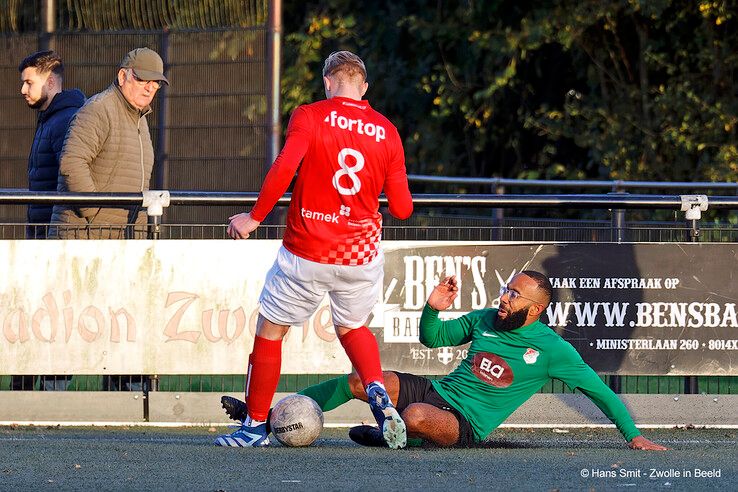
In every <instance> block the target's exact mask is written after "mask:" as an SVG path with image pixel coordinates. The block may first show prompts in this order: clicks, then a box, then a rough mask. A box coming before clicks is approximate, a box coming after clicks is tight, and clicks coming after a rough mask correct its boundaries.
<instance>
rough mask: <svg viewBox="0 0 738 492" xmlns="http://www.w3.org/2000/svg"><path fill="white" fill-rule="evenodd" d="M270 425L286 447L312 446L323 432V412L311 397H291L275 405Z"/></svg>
mask: <svg viewBox="0 0 738 492" xmlns="http://www.w3.org/2000/svg"><path fill="white" fill-rule="evenodd" d="M269 423H270V425H271V426H272V434H274V437H276V438H277V441H279V442H281V443H282V444H284V445H285V446H290V447H301V446H310V445H311V444H312V443H313V442H314V441H315V440H316V439H317V438H318V436H319V435H320V431H321V430H323V411H322V410H321V409H320V407H319V406H318V404H317V403H315V400H313V399H312V398H310V397H307V396H303V395H290V396H287V397H285V398H282V399H281V400H279V401H278V402H277V404H276V405H274V408H273V409H272V414H271V417H270V418H269Z"/></svg>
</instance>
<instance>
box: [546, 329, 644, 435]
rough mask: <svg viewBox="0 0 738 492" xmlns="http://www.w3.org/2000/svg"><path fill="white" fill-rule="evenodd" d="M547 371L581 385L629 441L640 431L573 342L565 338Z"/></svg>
mask: <svg viewBox="0 0 738 492" xmlns="http://www.w3.org/2000/svg"><path fill="white" fill-rule="evenodd" d="M548 374H549V376H550V377H552V378H555V379H559V380H561V381H563V382H564V383H565V384H566V385H567V386H569V387H570V388H571V389H578V390H579V391H581V392H582V393H583V394H584V395H586V396H587V398H589V399H590V400H592V402H593V403H594V404H595V405H597V407H598V408H599V409H600V410H602V413H604V414H605V415H606V416H607V418H609V419H610V421H612V423H613V424H615V426H616V427H617V428H618V430H619V431H620V433H621V434H622V435H623V437H625V440H626V441H628V442H630V440H631V439H633V438H634V437H636V436H639V435H640V434H641V433H640V431H639V430H638V429H637V428H636V426H635V423H634V422H633V419H632V418H631V417H630V413H628V409H627V408H626V407H625V405H624V404H623V402H622V401H620V398H618V396H617V395H616V394H615V393H614V392H613V391H612V390H611V389H610V388H609V387H608V386H607V385H606V384H605V383H604V382H602V380H601V379H600V377H599V376H598V375H597V373H596V372H594V370H593V369H592V368H591V367H589V365H587V363H586V362H584V361H583V360H582V357H581V356H580V355H579V352H577V351H576V349H575V348H574V347H572V346H571V344H570V343H568V342H565V341H563V340H562V347H561V349H560V350H558V351H557V352H556V354H555V355H554V356H553V357H552V358H551V363H550V364H549V368H548Z"/></svg>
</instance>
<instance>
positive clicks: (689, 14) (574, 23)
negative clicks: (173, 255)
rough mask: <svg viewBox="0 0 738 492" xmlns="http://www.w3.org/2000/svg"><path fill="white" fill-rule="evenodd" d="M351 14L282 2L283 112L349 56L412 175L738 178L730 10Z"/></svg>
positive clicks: (536, 5) (576, 7) (736, 40)
mask: <svg viewBox="0 0 738 492" xmlns="http://www.w3.org/2000/svg"><path fill="white" fill-rule="evenodd" d="M356 5H357V4H356V3H355V2H350V1H347V0H323V1H319V2H318V1H313V2H298V1H294V0H286V1H285V4H284V32H285V43H284V45H285V53H284V66H283V67H284V68H283V75H284V79H283V108H284V112H285V117H288V116H289V112H290V111H291V110H292V109H294V108H295V106H297V105H298V104H301V103H305V102H308V101H311V100H314V99H316V98H320V97H323V96H322V87H321V79H320V70H321V63H322V60H323V58H324V57H325V56H326V55H327V54H329V53H330V52H331V51H333V50H336V49H349V50H353V51H355V52H357V53H358V54H360V55H361V56H362V57H363V58H364V60H365V62H366V63H367V68H368V70H369V74H370V89H369V92H368V95H367V97H368V99H369V100H370V101H371V102H372V103H373V105H374V106H375V108H377V109H379V110H380V111H383V112H385V113H386V114H387V115H388V116H390V118H391V119H392V120H393V121H394V122H395V123H396V125H397V126H398V128H399V130H400V134H401V135H403V137H404V139H405V145H406V151H407V161H408V168H409V170H410V172H414V173H421V174H443V175H451V176H474V177H490V176H500V177H511V178H540V179H546V178H549V179H553V178H563V179H565V178H577V179H586V178H599V179H630V180H664V181H675V180H678V181H697V180H700V181H702V180H704V181H735V180H736V178H738V151H737V150H736V124H737V119H736V114H738V104H737V102H736V95H737V93H736V89H737V86H736V80H735V77H736V68H737V66H738V55H737V53H736V47H737V46H738V29H737V26H736V5H735V2H732V1H698V2H693V1H688V2H679V1H669V0H650V1H645V0H643V1H641V0H620V1H608V2H602V1H598V0H584V1H570V0H558V1H552V2H525V1H474V0H467V1H463V2H443V1H440V0H439V1H423V0H407V1H403V2H393V1H377V2H372V4H371V7H368V6H365V7H364V8H361V9H357V8H356Z"/></svg>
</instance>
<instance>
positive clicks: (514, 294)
mask: <svg viewBox="0 0 738 492" xmlns="http://www.w3.org/2000/svg"><path fill="white" fill-rule="evenodd" d="M505 294H507V297H509V298H510V300H511V301H514V300H515V299H517V298H518V297H520V298H522V299H528V300H529V301H533V302H535V303H536V304H541V303H540V302H539V301H536V300H535V299H531V298H530V297H525V296H524V295H522V294H520V292H518V291H517V290H512V289H510V288H509V287H508V286H507V285H503V286H502V287H500V297H502V296H504V295H505Z"/></svg>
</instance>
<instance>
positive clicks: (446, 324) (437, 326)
mask: <svg viewBox="0 0 738 492" xmlns="http://www.w3.org/2000/svg"><path fill="white" fill-rule="evenodd" d="M473 327H474V319H473V318H472V317H471V316H469V315H468V314H467V315H464V316H461V317H460V318H456V319H450V320H446V321H441V320H440V319H439V318H438V311H436V310H435V309H433V308H432V307H430V306H429V305H428V304H426V305H425V307H424V308H423V314H421V316H420V343H422V344H423V345H425V346H426V347H430V348H435V347H453V346H456V345H463V344H465V343H467V342H469V341H471V333H472V329H473Z"/></svg>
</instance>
